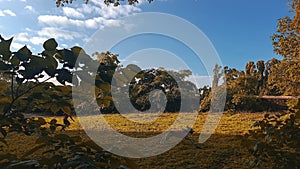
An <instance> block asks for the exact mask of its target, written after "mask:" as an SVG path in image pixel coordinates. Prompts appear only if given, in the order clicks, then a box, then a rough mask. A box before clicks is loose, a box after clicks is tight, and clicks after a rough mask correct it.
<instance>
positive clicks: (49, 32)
mask: <svg viewBox="0 0 300 169" xmlns="http://www.w3.org/2000/svg"><path fill="white" fill-rule="evenodd" d="M38 35H39V36H44V37H48V38H56V39H58V38H62V39H65V40H73V39H74V38H79V37H82V35H81V34H79V33H77V32H73V31H66V30H61V29H57V28H53V27H46V28H43V29H42V30H40V31H38Z"/></svg>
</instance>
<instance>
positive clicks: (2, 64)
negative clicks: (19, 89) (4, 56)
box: [0, 61, 10, 71]
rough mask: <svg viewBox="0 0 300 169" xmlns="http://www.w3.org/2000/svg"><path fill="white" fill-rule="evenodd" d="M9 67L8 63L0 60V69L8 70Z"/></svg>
mask: <svg viewBox="0 0 300 169" xmlns="http://www.w3.org/2000/svg"><path fill="white" fill-rule="evenodd" d="M9 69H10V65H9V64H6V63H4V62H2V61H0V71H8V70H9Z"/></svg>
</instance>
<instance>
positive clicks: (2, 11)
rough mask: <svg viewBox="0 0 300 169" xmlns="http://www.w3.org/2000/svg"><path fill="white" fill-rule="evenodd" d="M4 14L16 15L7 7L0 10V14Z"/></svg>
mask: <svg viewBox="0 0 300 169" xmlns="http://www.w3.org/2000/svg"><path fill="white" fill-rule="evenodd" d="M6 15H10V16H17V15H16V14H15V13H14V12H12V11H11V10H9V9H5V10H0V16H6Z"/></svg>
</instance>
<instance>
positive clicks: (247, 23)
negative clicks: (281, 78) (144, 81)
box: [0, 0, 291, 75]
mask: <svg viewBox="0 0 300 169" xmlns="http://www.w3.org/2000/svg"><path fill="white" fill-rule="evenodd" d="M287 3H288V0H252V1H245V0H244V1H242V0H218V1H212V0H156V1H154V2H153V3H151V4H147V3H145V2H142V3H141V4H140V5H138V6H127V5H125V6H120V7H118V8H113V7H109V8H107V7H106V6H105V5H104V4H103V3H102V1H100V0H90V3H89V4H88V5H85V4H83V3H81V0H77V1H75V2H74V3H73V4H72V5H68V6H67V7H64V8H56V6H55V2H54V1H53V0H47V1H46V0H0V23H1V24H0V34H2V35H3V36H4V37H5V38H9V37H11V36H14V37H15V38H14V43H13V45H12V49H13V50H16V49H19V48H20V47H22V46H23V45H24V44H26V45H28V46H29V47H30V48H31V50H32V51H33V52H34V53H38V52H41V50H42V49H41V46H42V45H41V44H42V43H43V42H44V41H45V40H46V39H48V38H51V37H54V38H56V39H57V41H58V42H59V44H60V47H61V48H70V47H72V46H74V45H80V46H84V44H85V43H86V42H87V41H88V40H89V38H90V37H91V35H93V34H94V33H95V32H96V31H97V30H101V29H104V28H109V27H118V26H122V24H121V21H120V20H121V17H124V16H128V15H131V14H134V13H141V12H162V13H168V14H172V15H176V16H178V17H181V18H183V19H185V20H187V21H189V22H191V23H192V24H194V25H195V26H196V27H198V28H199V29H200V30H201V31H203V33H205V34H206V35H207V37H208V38H209V39H210V41H211V42H212V44H213V45H214V47H215V48H216V50H217V52H218V53H219V56H220V58H221V60H222V62H223V65H228V66H229V67H235V68H238V69H244V66H245V64H246V63H247V62H248V61H257V60H260V59H262V60H269V59H271V58H273V57H277V58H280V56H276V55H275V54H274V53H273V48H272V42H271V40H270V36H271V35H272V34H273V33H274V32H275V31H276V25H277V19H279V18H281V17H283V16H286V15H291V13H289V7H288V5H287ZM150 39H151V38H150ZM137 45H141V44H139V43H138V44H137ZM166 48H168V46H167V45H166ZM169 49H170V50H172V47H171V48H170V47H169ZM174 50H175V48H174ZM177 50H178V48H177ZM182 51H186V50H185V49H183V48H182ZM114 52H116V53H120V55H121V57H124V56H122V51H114ZM127 52H128V51H127ZM125 53H126V52H125ZM175 53H176V52H175ZM187 55H189V53H187ZM182 57H185V56H182ZM194 66H195V65H194ZM199 67H201V66H199ZM202 69H203V67H202V68H200V70H201V71H199V72H197V74H200V75H201V74H205V73H203V72H202Z"/></svg>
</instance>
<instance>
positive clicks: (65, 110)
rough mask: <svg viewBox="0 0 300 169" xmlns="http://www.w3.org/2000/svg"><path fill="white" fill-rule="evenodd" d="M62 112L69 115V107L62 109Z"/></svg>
mask: <svg viewBox="0 0 300 169" xmlns="http://www.w3.org/2000/svg"><path fill="white" fill-rule="evenodd" d="M62 111H63V112H64V113H66V114H71V111H72V110H71V108H70V107H69V106H64V107H62Z"/></svg>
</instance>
